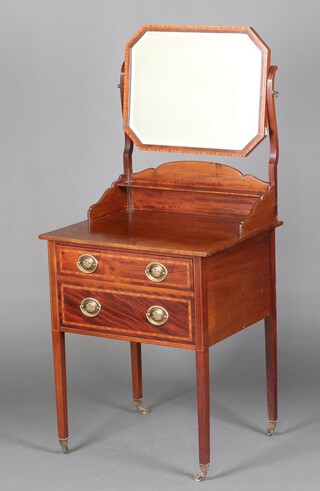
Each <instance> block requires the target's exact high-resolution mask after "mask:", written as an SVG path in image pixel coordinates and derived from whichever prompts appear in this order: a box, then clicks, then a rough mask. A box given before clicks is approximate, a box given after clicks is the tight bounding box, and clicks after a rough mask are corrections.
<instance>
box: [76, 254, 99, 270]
mask: <svg viewBox="0 0 320 491" xmlns="http://www.w3.org/2000/svg"><path fill="white" fill-rule="evenodd" d="M77 266H78V268H79V269H80V271H82V272H83V273H87V274H89V273H93V272H94V271H95V270H96V269H97V267H98V261H97V260H96V258H95V257H93V256H91V255H90V254H82V255H81V256H80V257H79V259H78V261H77Z"/></svg>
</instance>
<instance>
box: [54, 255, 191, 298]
mask: <svg viewBox="0 0 320 491" xmlns="http://www.w3.org/2000/svg"><path fill="white" fill-rule="evenodd" d="M57 261H58V265H57V267H58V274H59V275H67V276H75V277H81V278H89V277H90V278H92V279H96V280H100V281H106V282H108V284H109V283H110V284H111V283H112V284H116V283H118V284H131V285H142V286H155V287H157V286H161V287H170V288H178V289H185V290H191V289H192V286H193V277H192V260H191V259H181V258H172V257H164V256H158V255H147V256H145V255H142V254H135V253H122V252H121V253H120V252H114V251H104V250H99V249H91V248H83V247H67V246H57Z"/></svg>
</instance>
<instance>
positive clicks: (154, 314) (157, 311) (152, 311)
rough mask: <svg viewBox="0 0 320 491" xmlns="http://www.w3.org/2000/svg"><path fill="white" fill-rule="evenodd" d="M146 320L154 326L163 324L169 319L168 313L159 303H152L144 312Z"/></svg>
mask: <svg viewBox="0 0 320 491" xmlns="http://www.w3.org/2000/svg"><path fill="white" fill-rule="evenodd" d="M146 316H147V319H148V321H149V322H150V323H151V324H153V325H154V326H163V324H165V323H166V322H167V320H168V319H169V313H168V312H167V310H166V309H164V308H163V307H160V306H159V305H153V306H152V307H150V308H149V309H148V310H147V313H146Z"/></svg>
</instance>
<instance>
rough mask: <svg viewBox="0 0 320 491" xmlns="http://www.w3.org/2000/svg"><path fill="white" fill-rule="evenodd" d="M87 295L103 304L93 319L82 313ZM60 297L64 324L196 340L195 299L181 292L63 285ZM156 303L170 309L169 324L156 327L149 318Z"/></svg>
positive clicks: (173, 338) (175, 339) (124, 332)
mask: <svg viewBox="0 0 320 491" xmlns="http://www.w3.org/2000/svg"><path fill="white" fill-rule="evenodd" d="M87 297H90V298H94V299H96V300H97V301H98V302H100V304H101V305H102V309H101V312H100V313H99V315H98V316H96V317H92V318H90V317H86V316H85V315H84V314H83V313H82V312H81V310H80V304H81V302H82V300H83V299H84V298H87ZM59 299H60V325H61V326H65V327H75V328H77V327H78V328H82V329H86V330H97V331H99V330H100V331H104V332H105V333H108V332H110V333H116V334H122V335H127V336H130V335H132V336H134V337H141V338H144V337H147V338H149V339H158V340H159V339H160V340H161V339H162V340H167V341H171V340H172V341H176V342H184V343H193V341H194V327H193V302H192V300H191V299H190V298H183V297H182V296H181V294H178V293H177V294H176V295H173V294H172V293H171V294H170V296H164V295H157V294H146V293H144V294H141V293H137V292H126V291H120V290H117V291H115V290H106V289H97V288H96V289H89V288H84V287H82V286H78V285H69V284H61V285H59ZM153 305H159V306H160V307H163V308H164V309H166V310H167V311H168V313H169V320H168V321H167V322H166V324H164V325H162V326H154V325H152V324H150V322H149V321H148V320H147V317H146V313H147V310H148V308H149V307H151V306H153Z"/></svg>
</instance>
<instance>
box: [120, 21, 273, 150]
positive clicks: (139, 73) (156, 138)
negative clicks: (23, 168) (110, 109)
mask: <svg viewBox="0 0 320 491" xmlns="http://www.w3.org/2000/svg"><path fill="white" fill-rule="evenodd" d="M269 64H270V51H269V48H268V47H267V46H266V45H265V44H264V42H263V41H262V40H261V39H260V38H259V36H258V35H257V34H256V33H255V32H254V30H253V29H251V28H249V27H185V26H183V27H179V26H143V27H142V28H141V29H140V30H139V31H138V32H137V34H136V35H135V36H134V37H133V38H132V39H131V41H130V42H129V43H128V44H127V47H126V59H125V74H124V108H123V110H124V129H125V131H126V133H127V134H128V135H129V136H130V138H131V139H132V140H133V141H134V143H135V144H136V145H137V147H138V148H140V149H142V150H164V151H177V152H190V153H208V154H216V155H234V156H236V155H239V156H245V155H248V153H250V152H251V150H252V149H253V148H254V147H255V146H256V145H257V144H258V143H260V141H261V140H262V139H263V138H264V137H265V136H266V79H267V72H268V69H269Z"/></svg>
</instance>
